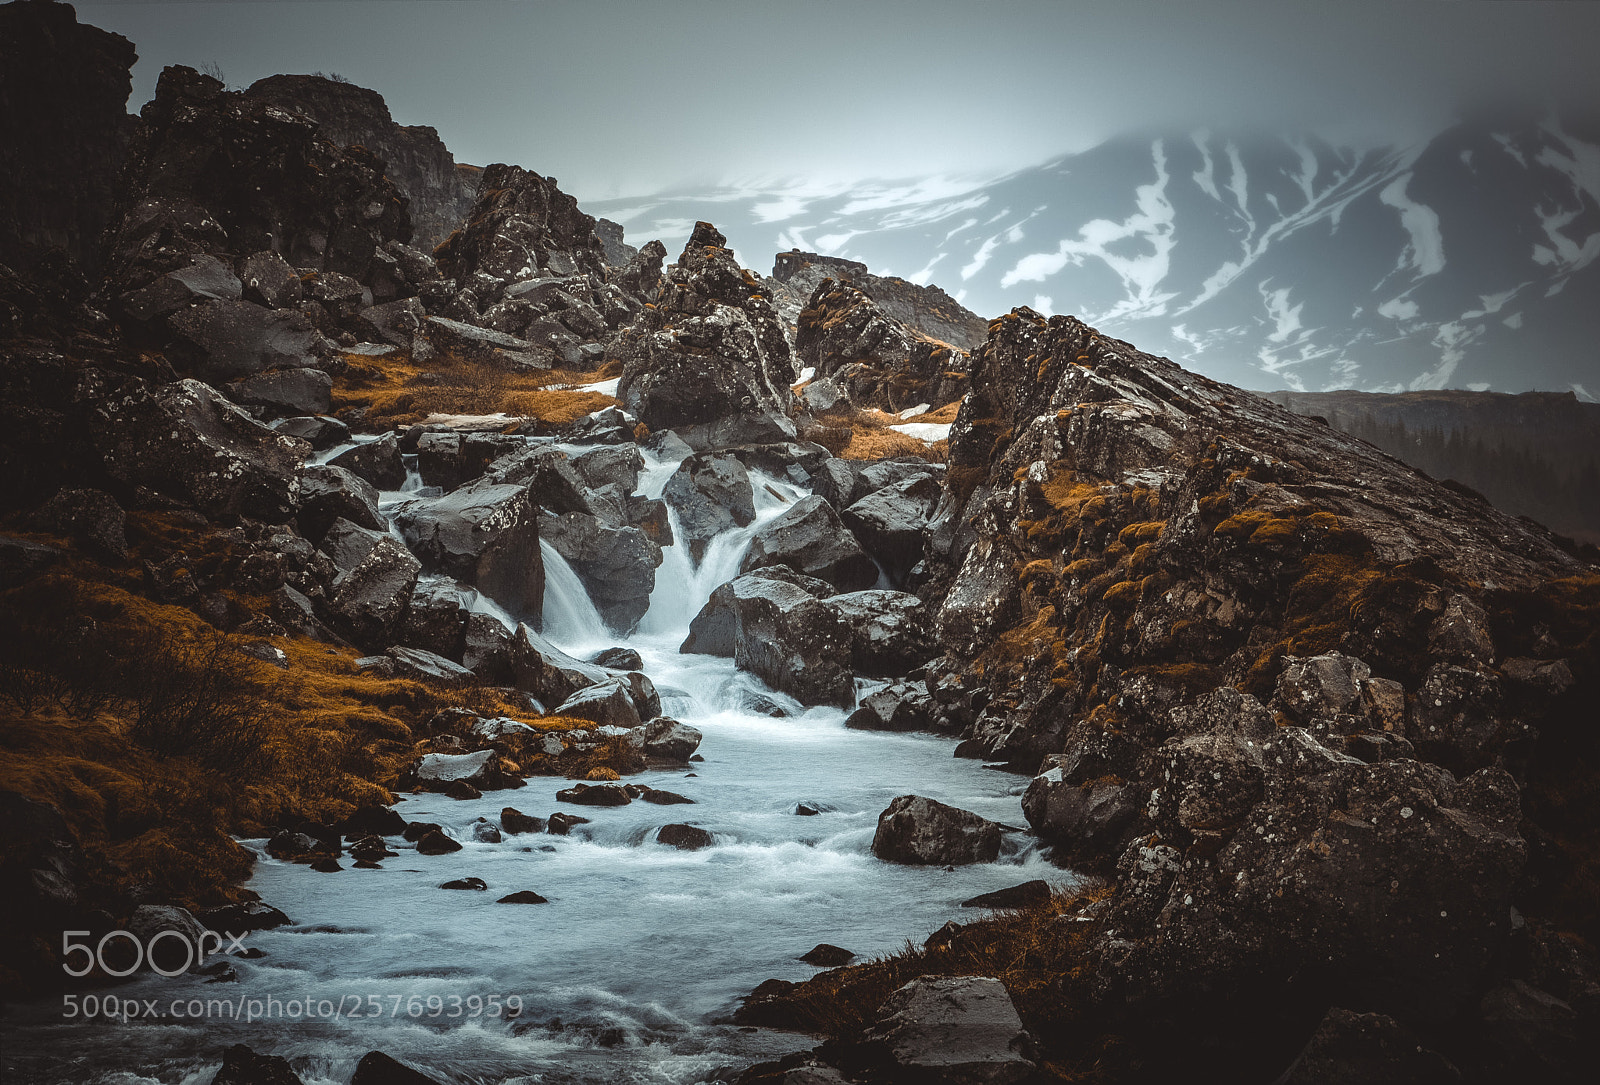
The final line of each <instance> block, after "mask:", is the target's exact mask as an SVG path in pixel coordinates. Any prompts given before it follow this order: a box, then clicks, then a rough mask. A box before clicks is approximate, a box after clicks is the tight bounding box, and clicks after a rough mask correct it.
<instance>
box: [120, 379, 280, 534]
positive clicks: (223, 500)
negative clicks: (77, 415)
mask: <svg viewBox="0 0 1600 1085" xmlns="http://www.w3.org/2000/svg"><path fill="white" fill-rule="evenodd" d="M91 403H92V408H91V409H92V414H93V418H94V426H93V429H92V431H91V433H90V434H89V439H90V441H91V442H92V443H93V445H94V447H95V449H96V451H98V452H99V454H100V456H101V458H102V460H103V461H104V465H105V470H106V473H107V474H108V475H110V476H111V477H112V478H113V479H116V480H117V481H118V482H121V483H123V484H124V485H127V486H130V487H145V488H148V489H150V490H154V491H155V492H157V493H161V494H165V495H166V496H168V497H172V498H176V499H178V500H180V501H183V502H185V503H187V504H191V505H193V506H194V507H195V508H198V509H199V510H200V511H202V512H204V513H206V514H207V515H208V516H249V517H252V518H255V519H259V520H265V521H267V522H268V523H283V522H284V521H286V520H288V519H289V517H290V516H292V515H293V514H294V511H295V508H296V506H297V505H298V503H299V500H300V472H301V464H302V463H303V462H304V461H305V458H306V455H307V454H308V453H309V451H310V448H309V446H308V445H306V444H305V443H304V442H302V441H299V440H296V439H295V438H293V437H288V436H285V435H282V434H278V433H274V432H273V431H272V430H270V429H268V428H266V427H265V426H263V425H261V424H260V423H259V422H257V421H256V420H255V419H253V418H251V417H250V416H249V415H247V414H245V413H244V412H243V411H241V410H239V408H238V407H235V406H234V405H233V404H231V403H229V402H228V401H227V400H226V399H224V398H223V397H222V396H221V395H220V394H219V393H218V392H217V391H216V390H215V389H214V388H211V387H210V386H209V385H205V384H201V383H200V382H199V381H197V380H182V381H177V382H176V383H173V384H165V385H150V384H146V383H145V382H143V381H140V380H130V381H127V382H125V383H124V384H123V385H122V386H121V387H120V388H117V389H115V390H113V389H110V388H99V389H97V390H96V392H95V393H93V394H92V395H91Z"/></svg>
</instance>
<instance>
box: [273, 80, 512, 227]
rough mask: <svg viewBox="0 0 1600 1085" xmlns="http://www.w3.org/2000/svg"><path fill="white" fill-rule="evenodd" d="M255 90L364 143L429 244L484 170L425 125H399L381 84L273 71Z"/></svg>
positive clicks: (466, 201)
mask: <svg viewBox="0 0 1600 1085" xmlns="http://www.w3.org/2000/svg"><path fill="white" fill-rule="evenodd" d="M245 93H246V94H247V95H249V96H250V97H251V98H258V99H260V100H261V101H264V102H271V103H272V104H273V105H276V106H278V107H280V108H282V109H286V110H289V111H291V112H294V113H299V114H302V115H304V116H306V117H309V118H311V119H312V120H313V121H315V122H316V123H317V126H318V128H319V130H320V132H321V134H322V136H323V138H325V139H329V140H332V141H333V142H334V143H336V144H338V145H339V146H341V147H351V146H359V147H365V148H366V149H367V150H369V151H371V152H372V153H373V154H375V155H377V156H378V157H379V158H381V159H383V161H384V164H385V169H384V172H385V174H386V175H387V176H388V178H389V179H390V180H391V181H393V182H394V184H395V187H396V188H398V189H399V190H400V192H401V193H402V194H403V195H405V196H406V198H407V199H409V200H410V201H411V204H410V212H411V228H412V242H413V244H415V245H416V246H417V247H419V248H421V249H424V250H425V251H429V252H431V251H432V250H433V249H434V247H435V246H437V245H438V244H439V243H440V242H442V241H443V240H444V239H445V238H447V237H449V236H450V234H451V233H452V232H453V231H454V230H455V229H456V228H457V227H459V226H460V225H461V224H462V223H463V222H464V221H466V218H467V212H468V211H469V210H470V209H471V207H472V201H473V199H474V198H475V197H476V196H477V194H478V182H479V180H480V179H481V175H482V171H481V170H479V169H477V167H474V166H467V165H458V164H457V163H456V160H455V156H454V155H452V154H451V153H450V150H449V148H447V147H446V146H445V145H444V142H443V141H442V140H441V139H440V138H439V133H438V131H437V130H436V129H433V128H430V127H428V126H427V125H402V124H397V123H395V120H394V118H393V117H391V116H390V115H389V107H388V105H387V104H386V103H385V102H384V100H383V96H382V95H381V94H379V93H378V92H377V91H374V90H368V89H367V88H365V87H358V86H356V85H355V84H353V83H346V82H342V81H339V80H336V79H329V78H326V77H323V76H318V75H274V76H269V77H268V78H266V79H260V80H257V81H256V82H254V83H252V84H251V85H250V87H249V89H248V90H246V91H245Z"/></svg>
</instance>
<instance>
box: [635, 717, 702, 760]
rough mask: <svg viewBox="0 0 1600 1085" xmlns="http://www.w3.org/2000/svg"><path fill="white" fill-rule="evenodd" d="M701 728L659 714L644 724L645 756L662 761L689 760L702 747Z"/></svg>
mask: <svg viewBox="0 0 1600 1085" xmlns="http://www.w3.org/2000/svg"><path fill="white" fill-rule="evenodd" d="M703 737H704V736H702V735H701V733H700V730H699V729H698V728H695V727H690V726H689V725H688V724H686V723H679V722H678V721H677V720H675V719H671V718H669V717H667V716H657V717H656V718H655V719H653V720H651V721H649V722H648V723H646V724H645V725H644V752H645V756H647V757H651V758H655V759H657V760H660V761H682V762H687V761H688V760H689V758H690V757H691V756H692V755H693V754H694V752H695V750H697V749H699V747H700V740H701V738H703Z"/></svg>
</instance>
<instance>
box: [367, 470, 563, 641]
mask: <svg viewBox="0 0 1600 1085" xmlns="http://www.w3.org/2000/svg"><path fill="white" fill-rule="evenodd" d="M394 522H395V526H396V527H398V528H399V530H400V533H401V535H402V537H404V539H405V540H406V545H407V546H409V547H410V548H411V550H412V552H413V553H415V554H416V555H417V556H418V557H419V558H421V559H422V562H423V564H424V566H425V567H427V568H428V569H430V570H432V571H437V572H443V573H448V574H450V575H451V576H454V577H456V578H458V579H460V580H463V581H466V582H467V583H469V584H474V585H476V586H477V587H478V588H479V589H480V590H481V591H483V592H484V593H485V594H487V595H488V596H489V597H490V598H492V599H494V600H495V602H497V603H499V604H500V605H501V606H503V607H505V608H506V609H507V610H509V611H511V613H513V614H521V615H525V616H527V617H529V618H532V619H533V620H535V621H537V620H538V619H539V616H540V614H541V613H542V611H543V606H544V560H543V558H542V557H541V556H540V552H539V524H538V518H537V509H536V508H535V506H534V504H533V501H532V500H531V498H530V496H529V493H528V490H527V489H526V488H525V487H521V486H511V485H505V484H501V483H494V482H489V481H488V480H486V479H481V480H479V481H478V482H474V483H472V484H470V485H467V486H463V487H461V488H460V489H457V490H453V491H452V492H450V493H448V494H445V495H444V496H443V497H439V498H434V499H432V500H422V501H411V502H408V503H407V504H405V505H403V506H401V507H400V508H399V510H398V511H397V512H396V513H395V517H394Z"/></svg>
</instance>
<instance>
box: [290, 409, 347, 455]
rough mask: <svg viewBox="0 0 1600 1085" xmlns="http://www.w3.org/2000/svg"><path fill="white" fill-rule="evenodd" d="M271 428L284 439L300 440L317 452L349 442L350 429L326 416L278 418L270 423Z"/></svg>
mask: <svg viewBox="0 0 1600 1085" xmlns="http://www.w3.org/2000/svg"><path fill="white" fill-rule="evenodd" d="M272 428H273V429H274V430H276V431H277V432H278V433H281V434H283V435H284V436H286V437H298V438H300V440H302V441H304V442H306V443H307V444H308V445H310V446H311V447H312V449H313V450H314V451H317V452H326V451H327V450H328V449H330V448H333V447H334V446H336V445H342V444H345V443H347V442H348V441H349V440H350V427H349V426H346V425H345V424H344V423H343V422H341V421H339V420H338V419H337V418H329V417H327V416H319V417H309V416H307V417H300V418H280V419H278V421H276V422H274V423H272Z"/></svg>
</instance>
